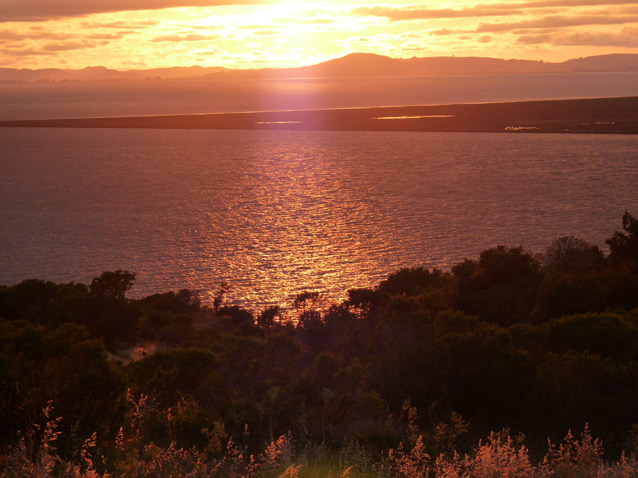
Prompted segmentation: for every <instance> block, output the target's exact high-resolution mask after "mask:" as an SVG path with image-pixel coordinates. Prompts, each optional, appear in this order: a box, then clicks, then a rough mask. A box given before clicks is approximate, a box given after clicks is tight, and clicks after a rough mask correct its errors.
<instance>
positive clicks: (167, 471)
mask: <svg viewBox="0 0 638 478" xmlns="http://www.w3.org/2000/svg"><path fill="white" fill-rule="evenodd" d="M142 405H143V404H142ZM44 416H45V418H46V423H45V424H44V425H43V426H38V425H34V426H33V427H32V428H31V429H30V430H28V431H26V432H25V433H23V434H21V435H20V436H19V437H18V440H17V445H16V446H15V447H13V448H11V449H10V450H9V451H8V452H7V453H6V454H5V455H4V456H3V457H2V459H1V461H0V473H1V475H0V476H2V477H6V478H178V477H179V478H200V477H201V478H205V477H206V478H208V477H210V478H217V477H220V478H221V477H224V478H256V477H264V478H363V477H371V478H630V477H631V478H634V477H636V476H638V460H637V459H636V457H627V456H625V455H624V454H623V455H622V457H621V459H620V460H618V461H614V462H610V461H606V460H605V459H604V454H603V446H602V443H601V442H600V440H598V439H596V438H594V437H592V436H591V434H590V432H589V430H588V428H585V430H584V432H583V433H582V435H581V436H580V437H579V438H575V437H574V436H573V435H572V433H571V432H570V433H568V434H567V436H566V437H565V439H564V440H563V442H562V443H560V444H553V443H549V446H548V450H547V453H546V454H545V456H544V458H543V459H542V460H540V461H539V462H537V463H534V462H532V460H531V458H530V454H529V451H528V449H527V448H526V447H525V445H524V444H522V443H520V440H514V439H513V438H512V437H511V436H509V435H505V436H504V434H503V433H501V434H496V433H492V434H491V435H490V436H489V437H488V438H487V439H486V440H485V441H481V442H479V443H478V444H477V445H476V446H475V447H474V449H473V450H472V451H471V452H470V453H467V454H461V453H458V452H456V451H453V452H450V453H445V454H440V455H438V456H431V455H430V454H428V452H427V450H426V446H425V445H424V441H423V439H422V437H420V436H419V437H417V438H416V440H415V442H414V443H413V444H412V445H403V444H401V445H400V446H399V447H397V448H396V449H391V450H389V451H388V452H386V453H381V454H376V455H375V454H373V453H372V452H371V451H369V450H366V449H365V448H364V447H362V446H361V445H360V444H358V443H352V442H351V443H347V444H345V445H344V446H343V447H342V448H341V450H337V451H335V450H330V449H328V448H327V447H326V446H324V445H309V444H305V445H301V444H299V443H296V442H295V440H294V439H293V437H292V436H291V435H290V434H288V435H283V436H280V437H279V438H277V439H274V440H273V441H272V442H271V443H268V444H267V445H266V446H265V447H264V449H263V451H262V452H261V453H259V454H257V455H249V454H248V453H247V451H246V449H245V448H244V447H242V446H239V445H237V444H236V443H234V442H233V441H232V440H228V441H227V442H226V444H225V447H224V448H223V450H219V451H218V452H216V451H215V448H210V447H209V448H205V449H203V450H198V449H197V448H191V449H184V448H180V447H178V446H177V445H176V444H175V443H171V444H170V445H169V446H167V447H160V446H158V445H156V444H154V443H147V444H140V443H137V442H136V440H135V438H136V437H135V436H128V437H127V436H126V434H125V433H124V431H123V430H122V429H121V430H120V432H119V434H118V436H117V439H116V441H115V444H114V446H112V447H111V449H100V447H99V446H98V434H97V433H93V434H92V435H91V436H90V437H88V438H87V439H86V440H84V441H83V442H82V444H81V446H80V447H79V449H78V450H77V451H76V453H75V454H74V455H73V457H72V458H70V459H62V458H61V457H60V456H59V455H58V453H57V451H56V442H57V441H58V439H59V437H60V432H59V431H58V428H59V424H60V422H61V421H62V418H60V417H58V418H52V416H51V409H50V407H47V408H46V409H45V410H44ZM131 430H132V431H133V433H134V432H135V424H134V423H133V424H132V426H131ZM209 436H210V437H211V438H213V437H214V435H213V434H210V435H209ZM214 439H217V438H216V437H214ZM103 453H104V454H106V455H108V456H109V458H108V459H106V458H105V457H104V455H103Z"/></svg>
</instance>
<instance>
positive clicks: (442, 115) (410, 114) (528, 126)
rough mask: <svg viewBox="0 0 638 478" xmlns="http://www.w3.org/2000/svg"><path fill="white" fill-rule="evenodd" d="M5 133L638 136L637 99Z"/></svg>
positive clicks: (148, 119)
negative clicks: (175, 131) (142, 130)
mask: <svg viewBox="0 0 638 478" xmlns="http://www.w3.org/2000/svg"><path fill="white" fill-rule="evenodd" d="M0 126H2V127H49V128H53V127H58V128H160V129H250V130H255V129H257V130H334V131H457V132H504V131H507V132H526V133H531V132H537V133H622V134H637V133H638V97H622V98H595V99H573V100H548V101H524V102H507V103H481V104H454V105H431V106H393V107H374V108H348V109H325V110H300V111H269V112H248V113H216V114H195V115H163V116H127V117H102V118H72V119H46V120H20V121H18V120H16V121H1V122H0Z"/></svg>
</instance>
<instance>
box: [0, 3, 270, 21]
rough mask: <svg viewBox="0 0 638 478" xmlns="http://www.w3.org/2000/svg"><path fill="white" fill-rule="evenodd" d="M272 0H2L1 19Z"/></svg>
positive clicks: (39, 17)
mask: <svg viewBox="0 0 638 478" xmlns="http://www.w3.org/2000/svg"><path fill="white" fill-rule="evenodd" d="M264 3H270V2H269V1H268V0H2V1H1V2H0V22H10V21H43V20H49V19H52V18H61V17H74V16H82V15H89V14H93V13H108V12H121V11H129V10H160V9H163V8H173V7H215V6H223V5H257V4H264Z"/></svg>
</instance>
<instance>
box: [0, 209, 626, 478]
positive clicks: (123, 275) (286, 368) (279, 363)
mask: <svg viewBox="0 0 638 478" xmlns="http://www.w3.org/2000/svg"><path fill="white" fill-rule="evenodd" d="M621 226H622V227H621V228H620V229H619V230H618V231H617V232H615V233H614V234H613V235H612V236H611V237H610V238H609V239H608V240H607V241H606V246H607V247H606V248H605V250H602V249H601V248H599V247H598V246H597V245H593V244H589V243H587V242H586V241H583V240H581V239H578V238H574V237H561V238H558V239H556V240H555V241H553V242H552V243H551V244H550V245H549V246H548V247H547V248H546V250H545V251H544V252H543V253H542V254H533V253H531V252H529V251H526V250H525V249H524V248H522V247H506V246H497V247H494V248H491V249H487V250H485V251H483V252H482V253H481V254H480V256H479V257H478V258H476V259H471V260H470V259H468V260H465V261H463V262H461V263H458V264H456V265H455V266H454V267H452V268H451V270H450V271H442V270H438V269H433V270H428V269H425V268H421V267H417V268H405V269H401V270H398V271H396V272H394V273H392V274H390V275H389V276H388V277H387V278H386V279H385V280H383V281H382V282H381V283H379V284H378V285H377V286H375V287H373V288H369V289H351V290H349V291H348V298H347V300H344V301H342V302H341V303H338V304H327V303H326V302H325V300H323V297H322V295H321V293H319V292H316V291H308V292H304V293H301V294H299V295H298V296H297V298H296V299H295V300H294V302H293V303H292V304H290V307H287V308H279V307H271V308H269V309H266V310H264V311H258V312H254V311H251V310H248V309H245V308H240V307H238V306H231V305H229V304H227V302H226V300H225V296H226V293H227V291H228V286H227V285H226V284H222V285H221V286H220V287H219V292H218V294H217V297H216V299H215V300H214V302H213V303H212V304H202V303H200V301H199V299H198V297H197V295H196V294H195V293H193V292H192V291H189V290H180V291H177V292H172V291H171V292H165V293H161V294H155V295H151V296H148V297H144V298H137V299H132V298H129V297H128V296H127V293H128V292H129V291H130V289H131V287H132V286H133V284H134V281H135V274H134V273H132V272H128V271H121V270H118V271H107V272H104V273H102V274H101V275H100V276H99V277H96V278H95V279H93V280H92V281H91V283H90V284H80V283H67V284H58V283H53V282H49V281H44V280H39V279H31V280H26V281H24V282H21V283H19V284H16V285H12V286H0V456H1V457H0V474H1V476H6V477H24V476H31V477H45V476H52V477H53V476H56V477H57V476H60V477H67V476H68V477H103V476H104V477H105V476H111V477H177V476H180V477H208V476H211V477H213V476H215V477H216V476H220V477H221V476H224V477H240V476H244V477H256V476H267V477H268V476H273V477H275V476H289V477H293V476H301V477H303V476H308V477H312V476H321V477H328V476H343V477H346V476H352V477H355V476H366V477H367V476H371V477H372V476H378V477H467V478H473V477H477V478H479V477H500V476H503V477H506V476H507V477H583V476H591V477H594V476H595V477H629V476H636V474H638V401H637V400H636V397H637V396H638V219H636V218H635V217H634V216H632V215H631V214H629V213H628V212H626V213H625V214H624V216H623V218H622V225H621Z"/></svg>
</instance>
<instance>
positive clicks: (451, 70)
mask: <svg viewBox="0 0 638 478" xmlns="http://www.w3.org/2000/svg"><path fill="white" fill-rule="evenodd" d="M628 71H634V72H635V71H638V54H636V55H632V54H613V55H601V56H590V57H586V58H578V59H573V60H567V61H564V62H562V63H548V62H544V61H531V60H501V59H497V58H480V57H458V58H457V57H428V58H408V59H399V58H390V57H387V56H383V55H375V54H371V53H353V54H350V55H347V56H344V57H341V58H336V59H334V60H329V61H326V62H323V63H318V64H316V65H311V66H303V67H299V68H274V69H259V70H258V69H255V70H233V69H228V68H221V67H212V68H205V67H201V66H190V67H174V68H156V69H150V70H126V71H119V70H111V69H108V68H105V67H103V66H91V67H87V68H84V69H82V70H63V69H56V68H48V69H43V70H29V69H12V68H0V82H2V83H31V82H47V81H52V82H61V81H117V80H174V79H216V78H229V79H230V78H321V77H333V78H334V77H336V78H339V77H371V76H445V75H503V74H529V73H575V72H628Z"/></svg>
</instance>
